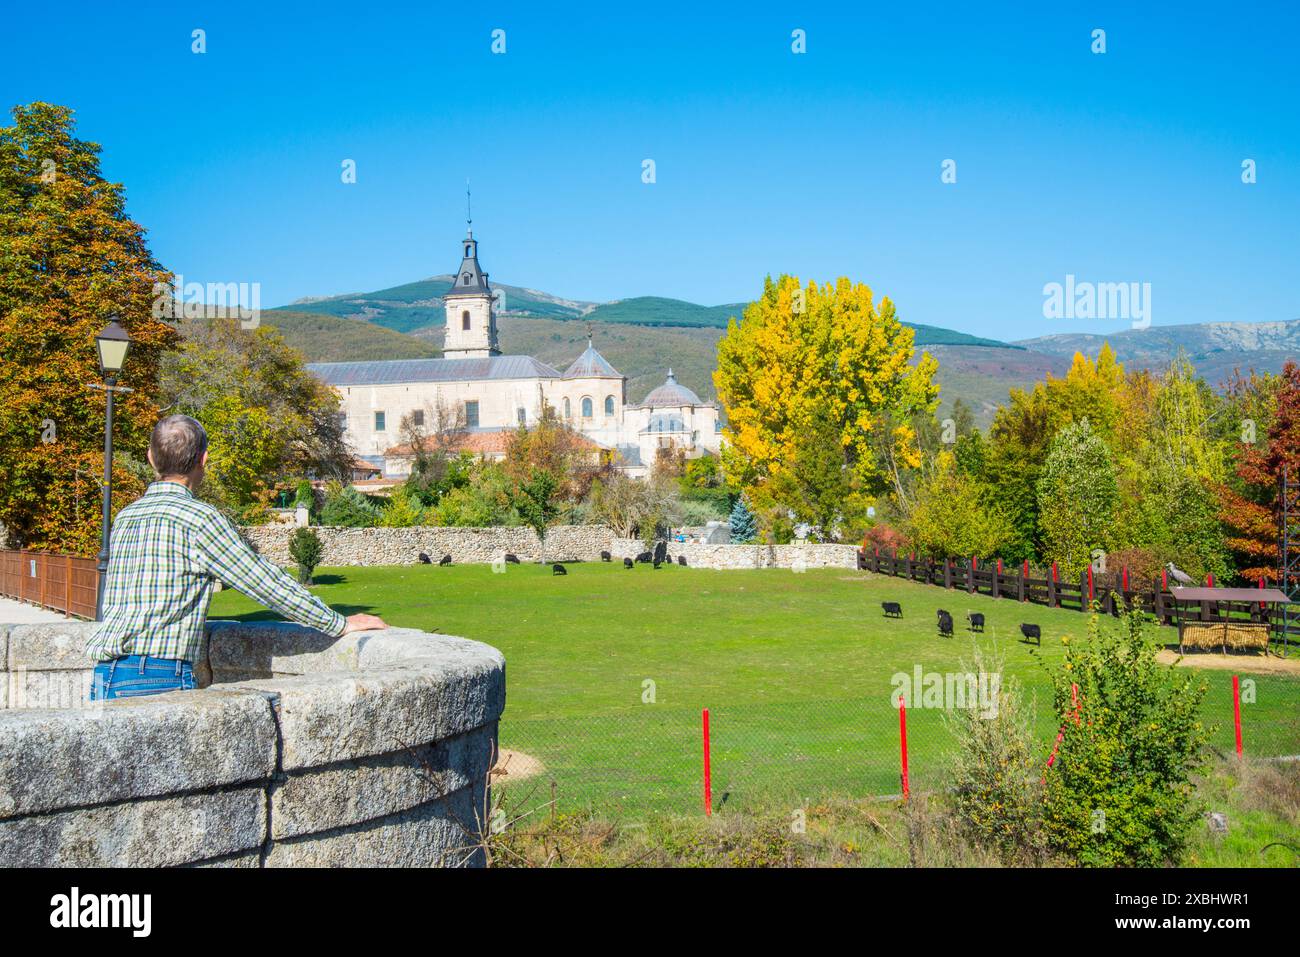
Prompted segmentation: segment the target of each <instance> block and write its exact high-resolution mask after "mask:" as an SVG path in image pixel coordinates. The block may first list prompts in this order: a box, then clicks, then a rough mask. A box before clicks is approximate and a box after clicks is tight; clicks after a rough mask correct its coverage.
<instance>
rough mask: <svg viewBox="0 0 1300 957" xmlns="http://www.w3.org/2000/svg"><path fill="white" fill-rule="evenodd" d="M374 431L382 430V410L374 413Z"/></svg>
mask: <svg viewBox="0 0 1300 957" xmlns="http://www.w3.org/2000/svg"><path fill="white" fill-rule="evenodd" d="M375 431H376V432H382V431H384V413H382V412H376V413H375Z"/></svg>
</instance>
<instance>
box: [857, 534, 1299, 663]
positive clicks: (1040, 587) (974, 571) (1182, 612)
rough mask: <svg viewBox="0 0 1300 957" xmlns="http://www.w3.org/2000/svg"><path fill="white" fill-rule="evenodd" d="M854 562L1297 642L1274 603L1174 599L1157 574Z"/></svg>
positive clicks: (872, 552) (925, 578) (1048, 601)
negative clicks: (1120, 582) (1072, 578)
mask: <svg viewBox="0 0 1300 957" xmlns="http://www.w3.org/2000/svg"><path fill="white" fill-rule="evenodd" d="M858 567H859V568H862V569H864V570H866V571H873V572H877V573H879V574H882V575H894V576H896V577H899V578H905V579H907V580H908V581H914V582H921V583H923V584H927V585H939V586H941V587H944V588H951V589H957V590H960V591H965V592H968V593H969V594H972V595H988V596H990V597H993V598H1012V599H1015V600H1017V601H1025V602H1031V603H1033V604H1035V605H1047V606H1048V607H1051V608H1066V609H1069V610H1071V611H1079V612H1086V611H1088V610H1089V609H1090V608H1091V607H1092V603H1093V601H1096V602H1098V603H1099V606H1100V608H1101V611H1102V613H1103V614H1110V615H1119V614H1122V613H1123V612H1125V611H1127V610H1128V609H1130V608H1132V607H1133V606H1134V605H1135V604H1137V603H1139V602H1140V603H1141V606H1142V608H1144V609H1145V610H1147V611H1148V612H1150V613H1151V614H1152V615H1154V616H1155V617H1156V619H1157V620H1158V621H1159V622H1160V623H1161V624H1166V625H1174V626H1177V625H1178V624H1179V623H1180V622H1184V621H1198V622H1224V621H1236V622H1263V623H1266V624H1268V626H1269V628H1270V631H1271V634H1272V636H1273V640H1274V641H1277V642H1282V641H1283V640H1284V639H1285V640H1286V641H1287V642H1288V644H1300V623H1297V622H1296V621H1295V620H1294V618H1293V619H1292V620H1291V621H1290V622H1289V623H1288V622H1287V620H1286V619H1285V618H1284V616H1283V612H1282V609H1281V608H1280V607H1278V606H1275V605H1269V606H1267V607H1264V608H1261V607H1260V603H1259V602H1253V601H1232V602H1230V601H1188V600H1183V599H1178V598H1176V597H1175V596H1174V594H1173V593H1172V592H1170V591H1168V590H1167V589H1166V588H1165V587H1164V583H1163V582H1162V581H1161V580H1160V579H1159V578H1157V579H1155V580H1154V581H1153V582H1152V583H1151V587H1150V588H1148V589H1137V588H1112V587H1110V586H1108V585H1105V584H1102V583H1099V582H1097V581H1095V580H1094V578H1093V575H1092V573H1091V571H1090V570H1085V571H1084V572H1083V574H1081V575H1080V576H1079V580H1078V581H1077V582H1068V581H1061V580H1059V579H1058V577H1057V576H1056V574H1055V571H1054V569H1038V570H1037V571H1038V573H1039V574H1041V575H1042V577H1034V572H1035V569H1033V568H1030V567H1029V566H1028V565H1018V566H1015V567H1014V568H1003V567H1002V563H1001V562H996V563H995V562H986V561H979V560H977V559H973V558H972V559H960V560H955V559H949V560H947V561H939V560H936V559H933V558H923V557H917V556H915V555H899V554H898V553H897V552H894V553H893V554H882V553H881V552H880V551H879V550H876V549H865V548H864V549H861V550H859V552H858ZM1124 577H1125V580H1127V575H1125V576H1124Z"/></svg>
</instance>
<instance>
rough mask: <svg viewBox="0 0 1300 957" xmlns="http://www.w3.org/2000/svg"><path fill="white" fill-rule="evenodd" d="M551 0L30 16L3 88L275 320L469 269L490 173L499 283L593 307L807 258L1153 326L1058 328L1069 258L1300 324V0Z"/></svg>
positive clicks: (214, 274)
mask: <svg viewBox="0 0 1300 957" xmlns="http://www.w3.org/2000/svg"><path fill="white" fill-rule="evenodd" d="M539 6H540V5H536V4H520V5H517V6H515V5H502V4H490V3H485V4H451V5H437V4H420V5H411V6H402V5H396V4H374V5H366V4H330V3H324V2H322V3H314V4H302V5H284V4H272V3H265V2H264V3H260V4H243V3H221V4H217V3H204V4H184V3H170V4H161V3H159V4H147V3H146V4H131V5H124V4H103V3H96V4H93V5H87V4H69V5H64V6H63V7H61V8H60V10H61V11H64V12H66V13H67V15H66V16H65V17H62V18H61V19H60V20H58V21H55V20H53V19H52V18H51V16H50V14H49V13H48V12H46V10H45V9H44V8H42V7H40V6H39V5H27V6H26V7H25V8H23V9H18V8H14V7H11V8H10V9H9V10H7V11H6V17H5V18H6V25H5V26H6V28H5V31H4V34H3V35H2V36H0V62H3V64H4V66H3V68H2V69H3V74H2V78H3V79H2V85H0V91H2V92H3V94H4V95H3V98H2V99H3V102H4V104H5V106H6V107H8V106H9V105H12V104H14V103H20V102H29V101H32V100H36V99H44V100H49V101H53V102H57V103H62V104H66V105H68V106H71V107H73V108H74V109H75V110H76V111H77V118H78V124H79V126H78V132H79V135H81V136H82V137H84V138H86V139H91V140H94V141H97V142H99V143H100V144H102V146H103V148H104V153H103V163H104V169H105V172H106V175H107V176H108V177H110V178H111V179H113V180H116V181H120V182H122V183H124V184H125V185H126V187H127V196H128V208H129V211H130V213H131V215H132V216H133V217H134V218H136V219H137V220H138V221H140V222H141V223H143V224H144V225H145V226H146V227H147V228H148V230H149V235H150V242H151V245H152V248H153V250H154V252H155V254H156V255H157V256H158V258H159V259H160V260H161V261H162V262H163V263H164V264H165V265H166V266H167V267H169V268H171V269H173V270H175V271H177V272H179V273H182V274H183V275H184V276H185V278H186V279H187V280H191V281H200V282H259V283H260V284H261V289H262V305H263V306H274V305H281V304H284V303H287V302H289V301H291V300H293V299H295V298H297V297H300V296H306V295H329V294H335V293H344V292H353V291H368V290H375V289H380V288H383V287H385V286H390V285H394V284H397V283H401V282H407V281H411V280H414V279H418V278H423V277H426V276H430V275H433V274H436V273H446V272H450V271H452V270H453V269H454V268H455V267H456V265H457V263H458V246H457V240H458V239H459V238H460V236H461V235H462V234H463V228H464V188H465V179H466V177H467V176H468V177H470V178H471V180H472V182H473V190H474V219H475V234H476V235H477V236H478V238H479V239H480V240H481V243H482V245H481V257H482V261H483V264H484V268H486V269H487V270H489V272H490V273H491V275H492V277H493V278H494V279H495V280H497V281H499V282H507V283H511V284H516V285H524V286H531V287H534V288H540V289H544V290H546V291H548V292H552V293H555V294H557V295H562V296H568V297H572V298H575V299H590V300H608V299H614V298H625V297H629V296H636V295H661V296H671V297H677V298H682V299H688V300H691V301H694V302H701V303H706V304H717V303H724V302H734V301H739V300H744V299H748V298H752V297H753V296H754V295H756V294H757V292H758V291H759V289H760V287H761V283H762V279H763V277H764V276H765V275H767V274H769V273H772V274H777V273H780V272H792V273H795V274H797V275H799V276H801V277H802V278H804V279H805V280H807V279H810V278H815V279H818V280H823V281H827V280H831V279H833V278H835V277H836V276H839V275H847V276H850V277H852V278H854V279H857V280H861V281H864V282H867V283H868V284H870V285H871V286H872V287H873V288H874V289H875V290H876V292H877V294H883V295H889V296H890V297H891V298H893V299H894V301H895V302H896V303H897V305H898V309H899V313H900V316H901V317H902V318H903V319H905V320H908V321H913V322H919V323H928V324H932V325H940V326H947V327H950V328H955V329H960V330H963V331H967V332H971V333H975V334H980V335H987V336H992V337H996V338H1001V339H1015V338H1022V337H1028V336H1034V335H1042V334H1047V333H1052V332H1071V331H1079V332H1111V331H1114V330H1117V329H1121V328H1127V327H1128V325H1129V323H1127V322H1124V321H1116V320H1108V321H1102V320H1078V319H1071V320H1065V319H1045V318H1044V316H1043V286H1044V284H1045V283H1049V282H1064V280H1065V276H1066V275H1067V274H1073V275H1075V276H1076V277H1077V279H1078V280H1080V281H1101V282H1149V283H1151V289H1152V294H1151V296H1152V302H1151V313H1152V319H1153V321H1154V324H1155V325H1166V324H1171V323H1178V322H1208V321H1232V320H1242V321H1275V320H1287V319H1294V318H1298V317H1300V288H1298V287H1300V251H1298V250H1297V242H1296V239H1297V225H1298V224H1300V96H1298V95H1297V94H1298V93H1300V78H1298V75H1297V71H1296V70H1295V52H1294V51H1295V49H1296V46H1297V40H1300V13H1297V12H1296V5H1295V4H1278V5H1268V4H1249V3H1233V4H1217V5H1198V4H1179V5H1177V6H1171V7H1170V8H1169V9H1168V10H1167V11H1150V10H1146V11H1144V10H1140V9H1134V8H1135V7H1138V6H1139V5H1137V4H1132V3H1123V4H1083V3H1061V4H1054V5H1051V6H1052V7H1053V9H1046V7H1047V6H1048V5H1046V4H1033V3H1023V4H1014V5H1006V6H998V7H995V8H994V9H992V10H990V9H985V7H986V6H988V5H985V4H978V5H977V4H961V5H958V4H953V5H951V6H945V5H943V4H934V3H926V4H891V5H889V6H888V8H886V9H874V8H872V5H867V4H846V5H843V6H839V5H824V6H813V7H810V6H808V5H806V4H803V3H785V4H773V5H764V4H745V5H743V6H738V7H736V8H734V9H731V10H719V11H712V10H710V9H707V8H706V5H704V4H693V5H690V4H683V5H674V4H669V3H654V4H636V5H626V7H627V9H626V11H623V12H620V11H615V10H611V9H609V8H608V7H609V6H612V5H602V6H592V7H590V8H589V9H583V8H581V7H580V6H576V5H575V6H571V7H569V9H568V12H567V13H559V12H554V11H546V10H542V9H538V7H539ZM741 11H743V12H741ZM196 28H202V29H204V30H205V31H206V34H207V52H206V53H204V54H202V55H196V54H194V53H192V52H191V50H190V47H191V31H192V30H194V29H196ZM498 28H499V29H503V30H505V31H506V53H505V54H504V55H494V54H493V53H492V52H491V42H492V38H491V32H492V31H493V30H494V29H498ZM796 28H797V29H802V30H804V31H806V37H807V52H806V53H804V54H802V55H796V54H794V53H792V51H791V31H792V30H795V29H796ZM1096 28H1101V29H1104V30H1105V31H1106V46H1107V51H1106V53H1104V54H1100V55H1098V54H1094V53H1092V52H1091V49H1090V46H1091V43H1092V39H1091V32H1092V31H1093V30H1094V29H1096ZM647 158H649V159H653V160H654V161H655V164H656V173H657V182H656V183H654V184H653V185H646V184H644V183H642V181H641V169H642V161H643V160H644V159H647ZM1247 158H1249V159H1254V160H1255V161H1256V164H1257V170H1258V182H1257V183H1255V184H1254V185H1244V184H1243V183H1242V182H1241V163H1242V161H1243V159H1247ZM345 159H352V160H355V161H356V164H357V182H356V183H355V184H350V185H345V184H343V183H342V182H341V181H340V171H341V170H340V164H341V163H342V162H343V160H345ZM945 159H953V160H955V161H956V164H957V182H956V183H955V184H944V183H941V181H940V170H941V163H942V162H943V161H944V160H945Z"/></svg>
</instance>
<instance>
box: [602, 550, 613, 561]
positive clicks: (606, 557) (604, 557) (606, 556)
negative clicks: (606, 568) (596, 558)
mask: <svg viewBox="0 0 1300 957" xmlns="http://www.w3.org/2000/svg"><path fill="white" fill-rule="evenodd" d="M612 558H613V556H612V555H610V553H609V552H601V553H600V560H601V561H602V562H607V561H610V560H611V559H612Z"/></svg>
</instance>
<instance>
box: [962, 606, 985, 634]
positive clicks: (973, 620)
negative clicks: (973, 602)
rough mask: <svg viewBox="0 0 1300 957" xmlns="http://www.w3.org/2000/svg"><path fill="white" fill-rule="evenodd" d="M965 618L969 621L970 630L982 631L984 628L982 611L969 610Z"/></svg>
mask: <svg viewBox="0 0 1300 957" xmlns="http://www.w3.org/2000/svg"><path fill="white" fill-rule="evenodd" d="M966 620H967V621H969V622H970V630H971V631H983V630H984V613H983V612H978V611H973V612H971V613H970V614H969V615H967V616H966Z"/></svg>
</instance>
